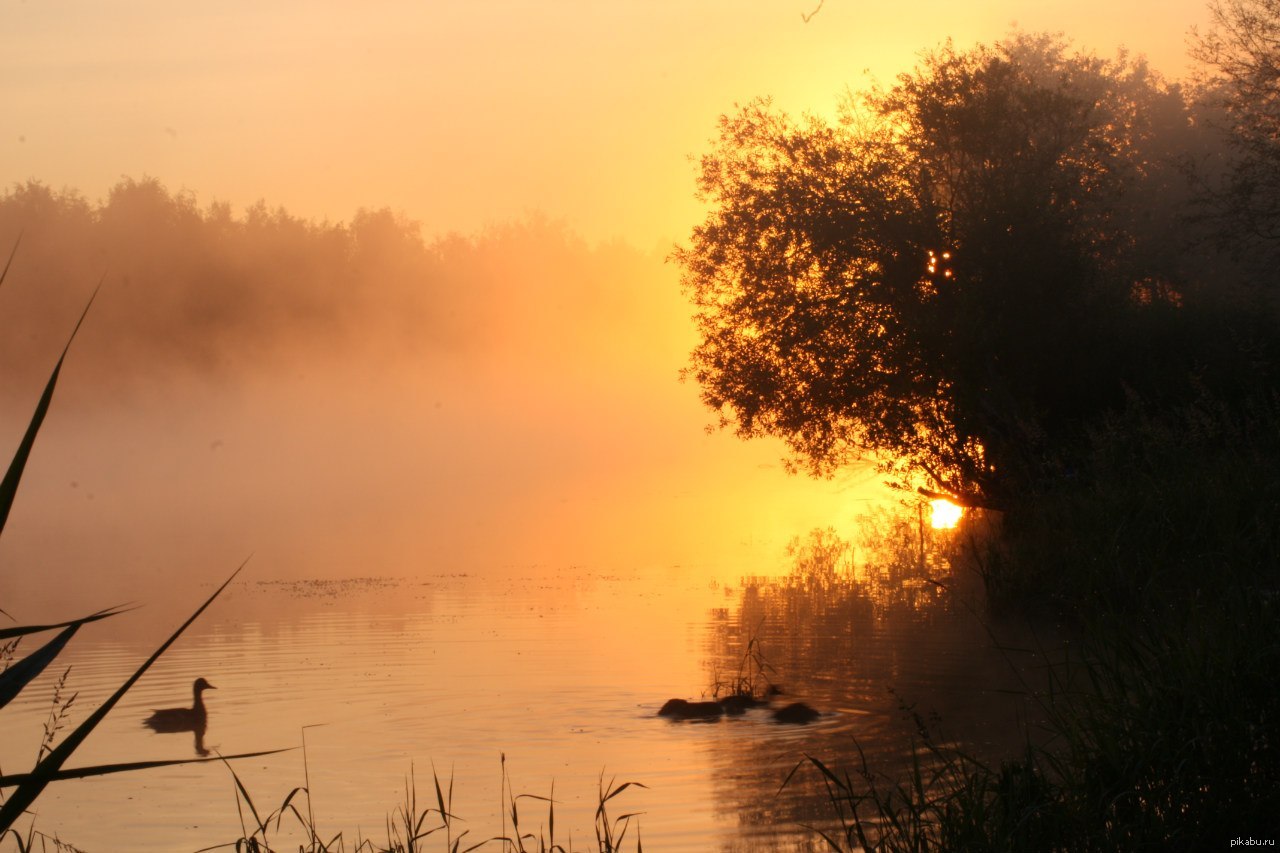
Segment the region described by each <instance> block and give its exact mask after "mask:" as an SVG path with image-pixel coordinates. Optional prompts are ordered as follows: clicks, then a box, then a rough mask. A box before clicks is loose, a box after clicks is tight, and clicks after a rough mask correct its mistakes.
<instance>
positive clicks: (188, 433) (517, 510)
mask: <svg viewBox="0 0 1280 853" xmlns="http://www.w3.org/2000/svg"><path fill="white" fill-rule="evenodd" d="M130 195H132V197H133V200H134V201H135V202H136V201H138V198H142V199H143V200H146V201H147V202H148V204H149V205H150V207H148V208H146V210H144V211H143V212H142V213H139V214H138V215H139V216H142V217H143V219H144V220H146V221H145V222H143V221H139V222H138V223H135V224H134V225H132V226H131V227H130V228H126V229H124V230H120V229H117V230H115V231H114V232H109V233H108V238H109V239H110V240H113V241H114V243H112V242H104V243H103V245H102V247H101V248H99V249H98V250H97V251H89V252H87V253H85V254H86V255H87V256H88V257H89V258H90V259H91V260H89V261H85V260H84V255H74V256H68V255H65V254H60V253H59V252H58V251H57V249H56V244H57V239H58V238H65V234H64V233H62V232H64V231H65V229H66V228H67V227H68V225H67V217H66V216H65V215H61V216H53V215H50V216H49V217H48V218H47V219H46V220H40V221H43V222H45V223H46V224H45V225H44V226H40V225H37V227H36V228H35V229H33V230H32V231H29V232H28V233H26V234H25V235H24V237H23V241H22V244H21V246H20V247H19V251H18V255H17V257H16V259H15V261H14V265H13V268H12V270H11V273H10V276H9V279H8V281H6V282H5V286H4V288H3V290H0V317H2V318H3V322H4V323H5V324H6V327H7V328H8V329H9V330H17V332H16V334H15V333H14V332H12V331H11V332H10V333H9V334H8V335H7V338H6V340H7V343H6V345H5V347H4V354H5V360H6V364H5V369H4V386H3V394H4V397H5V411H6V416H5V420H4V424H3V430H4V432H3V435H4V436H5V439H6V441H7V442H8V445H7V446H10V447H12V446H16V443H17V441H18V439H19V437H20V435H21V432H22V430H23V429H24V428H25V425H26V419H27V417H28V416H29V412H30V411H31V410H32V408H33V407H34V405H35V401H36V399H37V398H38V396H39V393H40V390H41V388H42V386H43V383H44V381H45V379H46V378H47V372H48V371H49V370H50V369H51V367H52V365H53V364H54V362H55V361H56V358H57V354H58V350H59V347H60V346H61V345H62V343H63V342H64V341H65V339H66V335H67V334H68V333H69V330H70V328H71V327H72V326H73V325H74V322H75V319H76V317H77V316H78V312H79V310H80V307H81V306H82V305H83V302H84V300H86V299H87V298H88V295H89V293H90V292H91V291H92V288H93V286H94V284H95V282H96V281H97V279H98V278H99V277H101V275H102V273H101V270H102V269H105V270H106V274H105V278H103V279H102V288H101V291H100V292H99V294H98V296H97V299H96V301H95V302H94V304H93V306H92V308H91V309H90V312H89V315H88V318H87V320H86V322H85V325H84V327H83V328H82V331H81V333H80V336H79V337H78V338H77V339H76V341H75V342H74V344H73V346H72V349H71V351H70V354H69V356H68V359H67V362H66V366H65V368H64V371H63V374H62V378H61V380H60V384H59V387H58V393H57V396H56V398H55V401H54V405H53V407H52V409H51V412H50V414H49V417H48V419H47V421H46V422H45V426H44V428H43V430H42V432H41V434H40V436H39V438H38V440H37V443H36V447H35V451H34V453H33V455H32V458H31V462H30V463H29V466H28V469H27V473H26V476H25V478H24V482H23V486H22V489H21V491H20V493H19V497H18V500H17V503H16V505H15V508H14V512H13V515H12V517H11V519H10V521H9V525H8V527H7V529H6V531H5V537H4V541H3V542H2V543H0V565H3V566H5V571H4V584H5V600H6V608H10V607H11V608H13V609H14V610H16V611H17V612H19V613H21V615H22V616H23V618H30V619H38V618H44V617H45V616H48V617H50V618H52V617H54V616H57V615H59V614H63V615H65V614H66V613H67V612H68V611H69V610H70V611H74V610H77V609H84V608H86V607H89V608H97V607H100V606H103V605H104V604H106V603H110V602H116V601H141V602H145V603H147V604H148V605H161V606H156V607H151V606H149V607H148V608H147V610H148V611H153V612H156V611H158V613H157V615H156V617H155V618H161V614H163V613H167V612H172V608H169V607H166V606H163V605H164V604H165V600H166V599H167V597H168V596H169V595H171V594H173V595H177V596H178V601H179V602H181V604H180V605H178V606H179V607H180V608H182V607H186V604H187V602H189V601H190V598H191V595H192V594H193V593H194V590H195V589H196V588H197V587H201V586H202V585H204V584H207V583H208V582H211V581H213V580H215V579H218V578H219V577H221V576H225V575H226V574H227V573H229V572H230V571H231V570H232V569H233V568H234V567H235V566H236V565H238V564H239V563H240V562H241V561H243V560H244V559H245V558H246V557H247V556H249V555H250V554H252V555H253V556H252V560H251V563H250V565H251V568H250V570H249V571H250V574H251V576H252V577H255V578H268V579H269V578H315V577H326V578H333V577H356V576H369V575H379V576H381V575H391V576H414V575H415V574H424V573H432V574H435V573H441V572H466V573H482V574H490V575H492V574H494V573H502V572H511V571H516V572H519V573H520V574H523V575H527V574H529V572H530V571H531V570H532V571H535V572H536V571H539V570H546V571H558V570H561V569H563V568H564V567H566V566H573V565H583V566H588V567H590V568H591V569H592V570H597V571H599V570H609V569H616V568H628V567H637V566H648V565H663V566H672V565H700V564H701V565H706V566H719V567H728V566H735V567H736V566H741V569H742V571H743V572H744V573H745V572H749V571H758V570H761V569H762V568H764V567H767V566H769V565H773V564H776V563H777V562H778V559H779V557H780V556H781V555H782V554H783V553H784V548H785V545H786V543H787V542H788V541H789V539H790V538H791V537H793V536H796V535H798V534H801V533H803V532H804V531H806V530H808V529H809V528H810V527H812V526H815V525H825V524H831V523H837V522H841V521H846V520H848V519H850V518H851V516H852V514H853V513H854V512H856V511H857V510H858V509H859V508H860V507H861V506H864V505H865V499H866V498H867V497H868V496H871V495H876V494H879V493H880V490H879V488H878V486H877V484H876V478H875V477H874V475H873V474H871V473H870V471H866V472H855V473H853V474H850V475H848V476H846V477H845V478H843V479H841V480H840V481H833V482H815V481H812V480H809V479H807V478H805V477H803V476H792V475H789V474H787V473H785V471H784V470H783V466H782V465H781V464H780V457H781V456H782V449H781V447H780V446H777V445H771V444H764V443H753V444H744V443H742V442H740V441H739V440H737V439H736V438H734V437H733V436H732V435H731V434H727V433H721V432H713V433H708V432H707V431H706V430H705V427H706V426H707V425H708V424H709V423H710V421H711V416H710V415H709V413H708V412H707V411H706V410H705V408H704V407H703V406H702V404H701V403H700V402H699V400H698V398H697V390H696V387H694V386H692V385H690V384H684V383H681V382H680V381H679V370H680V368H681V366H682V365H683V363H684V361H685V359H686V354H687V352H688V349H689V347H690V346H691V344H692V340H693V330H692V328H691V324H690V322H689V321H688V320H687V319H686V318H687V314H688V311H687V309H686V308H685V307H684V305H683V302H682V299H683V298H682V296H681V294H680V292H679V284H678V276H677V273H676V270H675V269H674V268H673V267H672V265H670V264H667V263H665V262H664V259H663V258H662V257H661V256H659V255H657V254H644V253H640V252H637V251H634V250H632V249H629V248H627V247H624V246H620V245H606V246H597V247H590V246H588V245H586V244H584V243H582V242H581V241H578V240H577V239H576V238H574V237H573V236H572V235H571V234H569V233H568V232H567V231H566V229H564V228H563V227H561V226H558V225H555V224H553V223H548V222H545V221H541V220H537V219H533V220H529V221H525V222H522V223H518V224H513V225H510V226H506V227H503V228H495V229H491V230H490V231H487V232H485V233H484V234H481V235H479V236H477V237H475V238H467V239H464V238H460V237H453V238H448V239H445V240H440V241H435V242H433V243H431V244H425V243H423V242H422V241H421V240H419V239H418V238H416V236H415V235H416V230H415V228H414V226H413V224H412V223H406V222H403V221H396V220H394V218H393V217H390V216H389V215H385V216H384V217H383V218H382V219H381V220H379V219H378V217H376V216H372V215H371V216H370V220H371V221H372V222H373V225H369V223H368V222H366V225H368V226H369V228H374V229H375V232H376V233H374V234H373V236H370V235H369V234H365V235H364V236H363V237H362V238H361V240H355V239H354V238H352V239H351V242H350V243H349V244H348V245H346V247H345V248H343V249H341V250H338V249H335V250H334V254H333V258H335V259H336V258H349V257H350V252H352V251H355V252H356V253H357V254H358V252H359V250H360V247H363V249H365V250H369V251H372V252H373V254H372V255H370V256H369V257H371V258H372V260H368V259H366V260H367V261H368V262H367V263H364V264H363V265H361V264H359V263H356V264H354V265H350V266H346V267H343V266H341V263H342V262H340V261H338V260H333V261H331V262H329V261H327V260H326V259H324V258H321V259H319V261H317V262H316V263H314V264H312V265H311V266H308V265H307V264H300V265H299V266H300V267H301V271H300V273H297V274H295V273H291V272H290V271H289V270H288V269H284V268H282V269H279V270H276V269H274V267H273V265H274V264H276V263H278V260H276V258H275V256H273V255H272V254H271V253H270V252H267V251H265V250H263V249H262V248H261V246H273V247H277V248H278V247H279V245H280V243H281V238H280V235H279V231H280V229H279V228H276V229H274V230H273V229H269V228H262V227H257V226H254V225H251V224H248V223H247V222H241V221H240V220H235V222H234V223H233V224H234V225H235V226H236V227H231V226H227V227H226V228H220V227H218V226H217V225H216V222H215V221H214V220H215V218H214V217H212V216H211V215H210V216H208V217H206V215H205V214H203V213H200V212H198V211H194V210H193V209H185V212H186V215H187V216H188V220H189V221H188V223H187V230H186V231H185V232H184V231H182V230H181V229H179V230H178V232H176V233H175V234H171V235H168V236H169V238H171V239H173V238H176V237H182V238H183V240H185V242H184V243H182V244H180V245H172V246H170V245H167V244H165V239H166V235H165V233H164V230H165V229H164V228H163V227H154V225H153V224H151V225H149V224H148V223H152V221H153V220H155V221H161V220H165V219H166V216H168V217H169V218H170V219H171V218H172V216H170V214H174V211H175V210H177V211H178V213H182V212H183V210H184V206H183V204H182V203H181V201H180V200H177V199H170V198H169V197H167V196H166V195H165V193H164V191H163V190H162V189H160V188H159V187H157V186H154V185H148V184H145V183H144V184H140V185H129V186H128V187H126V189H125V190H122V191H121V196H122V197H121V198H117V199H116V200H115V204H116V206H117V207H119V208H121V209H124V208H125V199H124V198H123V197H124V196H130ZM12 202H13V199H12V198H11V199H10V203H11V204H10V206H12ZM68 204H69V203H68V202H67V199H65V198H63V199H62V200H61V203H60V205H59V204H54V205H53V206H52V207H53V209H56V210H61V211H62V212H63V213H64V214H65V209H66V207H67V206H68ZM157 211H159V212H160V213H165V214H166V216H160V215H159V213H158V212H157ZM118 212H119V211H117V213H118ZM276 216H277V218H278V219H280V221H281V222H286V219H287V217H285V218H281V217H284V215H283V214H280V213H277V214H276ZM98 218H99V220H110V219H111V218H112V217H111V215H110V210H108V211H107V212H106V213H103V212H101V211H99V215H98ZM289 221H292V220H289ZM292 222H293V224H294V225H295V226H297V227H298V228H301V229H302V231H300V232H299V233H303V232H305V228H302V225H301V224H299V223H297V222H296V221H292ZM211 223H212V224H211ZM277 224H279V223H277ZM286 224H287V222H286ZM375 226H376V228H381V229H383V230H382V231H380V232H377V231H376V228H375ZM307 227H308V228H310V229H311V232H312V233H310V234H309V236H306V237H305V239H304V238H299V239H302V241H303V242H304V243H305V244H306V246H307V247H308V248H307V251H313V250H314V249H315V248H316V247H317V246H324V245H326V241H329V240H333V241H337V240H341V239H343V238H344V235H345V236H346V237H350V235H351V234H352V233H354V230H353V229H354V226H353V229H345V228H344V227H341V226H316V225H314V224H312V225H309V226H307ZM42 228H47V233H46V232H45V231H42ZM102 231H103V229H102V227H101V226H100V225H98V226H94V227H91V228H88V230H87V231H86V234H85V235H83V236H82V241H83V242H87V243H88V244H90V245H92V243H93V240H94V239H102V234H101V233H100V232H102ZM121 234H133V236H132V237H122V236H120V235H121ZM184 235H185V236H184ZM211 235H212V236H211ZM264 235H265V236H264ZM375 238H377V239H382V241H383V244H384V245H381V246H379V247H378V248H377V249H376V250H370V249H369V247H370V246H371V245H378V244H377V243H376V240H375ZM215 240H217V241H221V242H220V243H216V242H215ZM255 240H256V241H258V243H255ZM202 241H203V245H195V244H200V243H201V242H202ZM237 241H238V242H237ZM215 245H222V246H224V247H225V252H224V254H223V255H222V256H219V257H215V256H214V255H213V254H212V252H213V248H212V247H213V246H215ZM246 246H248V247H250V248H253V247H255V246H257V247H258V255H257V256H254V255H253V254H252V253H250V252H248V251H247V250H246V249H245V247H246ZM352 246H356V247H357V248H356V249H354V250H353V249H352ZM193 250H194V251H193ZM184 251H187V252H193V254H194V256H195V259H196V260H195V261H194V262H186V261H183V260H182V258H183V252H184ZM344 252H347V254H344ZM113 255H114V256H113ZM93 260H96V261H98V264H97V265H96V266H97V267H98V268H99V270H98V272H97V276H95V275H93V274H92V273H91V270H92V269H93V267H94V266H95V264H94V263H93ZM313 260H314V259H313ZM327 262H328V263H331V265H330V266H329V267H327V268H326V267H325V263H327ZM264 270H266V271H267V272H265V273H264V272H263V271H264ZM316 270H323V271H322V272H321V273H318V274H316V275H311V274H313V273H315V271H316ZM309 276H310V277H309ZM317 276H319V277H317ZM323 276H328V279H323V280H322V278H321V277H323ZM344 276H345V280H344ZM165 618H166V619H167V618H168V617H165Z"/></svg>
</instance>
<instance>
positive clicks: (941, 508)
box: [929, 498, 964, 530]
mask: <svg viewBox="0 0 1280 853" xmlns="http://www.w3.org/2000/svg"><path fill="white" fill-rule="evenodd" d="M929 507H930V509H931V510H932V515H931V516H930V517H929V523H930V524H931V525H933V527H934V529H936V530H948V529H950V528H952V527H955V526H956V525H957V524H959V523H960V517H961V516H962V515H964V508H963V507H959V506H956V505H955V504H953V503H952V502H951V501H948V500H944V499H942V498H939V499H938V500H934V501H929Z"/></svg>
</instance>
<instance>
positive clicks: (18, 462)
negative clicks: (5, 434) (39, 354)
mask: <svg viewBox="0 0 1280 853" xmlns="http://www.w3.org/2000/svg"><path fill="white" fill-rule="evenodd" d="M6 269H7V267H6ZM101 287H102V284H101V283H99V284H98V288H97V289H95V290H94V291H93V295H92V296H90V297H89V302H88V304H86V305H85V306H84V311H83V312H82V313H81V314H80V319H79V320H78V321H76V327H75V328H74V329H72V330H71V337H70V338H68V339H67V345H66V346H65V347H63V348H62V355H60V356H58V363H57V364H56V365H54V368H53V373H52V374H51V375H50V376H49V381H48V383H47V384H46V385H45V386H44V393H43V394H41V395H40V402H39V403H37V404H36V411H35V414H34V415H32V416H31V423H30V424H28V425H27V431H26V433H25V434H24V435H23V436H22V441H21V442H20V443H19V444H18V449H17V450H16V451H15V452H14V454H13V461H12V462H10V463H9V470H8V471H6V472H5V475H4V479H3V480H0V533H3V532H4V525H5V522H7V521H8V520H9V511H10V510H11V509H12V508H13V501H14V498H16V497H17V495H18V483H19V482H20V481H21V480H22V472H23V471H24V470H25V469H26V467H27V459H28V458H30V456H31V448H32V447H34V446H35V443H36V434H37V433H39V432H40V427H41V425H43V424H44V418H45V415H47V414H48V413H49V406H50V404H52V403H53V390H54V388H55V387H56V386H57V384H58V374H60V373H61V372H62V363H63V362H64V361H66V358H67V351H68V350H70V349H71V342H72V341H74V340H75V339H76V332H78V331H80V326H81V324H82V323H84V318H85V317H86V316H88V314H89V308H90V307H91V306H92V305H93V300H94V299H95V298H97V296H98V290H99V289H101Z"/></svg>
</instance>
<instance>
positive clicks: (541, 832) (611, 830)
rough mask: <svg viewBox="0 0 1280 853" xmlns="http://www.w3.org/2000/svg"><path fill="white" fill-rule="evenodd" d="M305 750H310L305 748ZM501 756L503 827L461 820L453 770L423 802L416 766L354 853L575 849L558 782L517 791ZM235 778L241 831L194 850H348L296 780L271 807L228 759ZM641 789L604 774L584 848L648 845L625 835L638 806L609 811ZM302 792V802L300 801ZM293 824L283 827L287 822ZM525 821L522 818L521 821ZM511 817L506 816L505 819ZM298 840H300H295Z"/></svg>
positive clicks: (552, 852) (611, 851)
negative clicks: (381, 824)
mask: <svg viewBox="0 0 1280 853" xmlns="http://www.w3.org/2000/svg"><path fill="white" fill-rule="evenodd" d="M304 754H305V750H304ZM501 763H502V788H501V790H502V803H501V804H500V809H499V811H500V812H501V813H502V827H501V832H500V834H497V835H492V836H489V837H487V838H476V837H475V836H473V835H472V833H471V830H470V829H464V828H463V827H462V824H463V820H462V818H461V817H460V816H459V815H458V814H456V813H455V812H454V808H453V777H452V774H451V775H450V776H449V777H448V778H447V779H442V778H441V777H440V774H439V773H438V772H437V771H436V769H435V767H432V768H431V785H432V788H431V792H432V794H434V798H433V799H431V800H428V801H427V803H426V804H425V805H420V804H419V798H418V783H417V777H416V775H415V773H414V771H413V768H412V766H411V767H410V770H409V775H408V776H407V777H406V778H405V784H404V798H403V800H402V801H401V803H400V804H399V805H397V806H396V807H395V808H394V809H393V810H392V811H391V812H390V813H389V814H388V815H387V817H386V825H385V838H384V840H383V841H381V842H377V841H374V840H372V839H368V838H363V837H360V836H359V835H357V836H356V837H355V839H354V840H353V841H351V842H350V844H351V846H350V850H351V851H352V853H426V851H434V850H439V851H443V853H470V851H474V850H480V849H489V850H494V851H499V853H575V850H582V849H584V848H575V847H574V845H573V840H572V838H569V839H566V840H565V841H564V842H563V843H562V842H560V841H557V840H556V800H555V785H554V784H553V785H552V789H551V793H550V795H549V796H542V795H538V794H524V793H521V794H517V793H515V791H514V789H513V787H512V785H511V780H510V778H509V776H508V775H507V761H506V755H505V754H504V755H503V756H502V758H501ZM227 769H228V771H229V772H230V773H231V776H232V779H233V780H234V782H235V790H236V809H237V812H238V813H239V814H240V818H241V821H240V822H241V836H240V837H239V838H236V839H234V840H231V841H228V842H225V843H223V844H218V845H214V846H211V847H206V848H203V849H202V850H200V851H197V853H208V851H213V850H221V849H235V850H236V851H247V853H276V852H277V851H281V850H284V849H296V850H297V851H298V853H346V851H347V850H348V846H347V845H348V840H347V838H346V836H345V834H344V833H342V832H339V833H337V834H335V835H333V836H331V837H330V838H329V839H328V840H327V841H325V840H323V839H322V837H321V835H320V833H319V831H318V829H317V826H316V819H315V815H314V812H313V811H312V808H311V803H310V799H311V798H310V793H309V790H308V788H306V787H296V788H293V789H292V790H290V791H289V792H288V794H287V795H286V796H285V797H284V799H283V800H282V801H281V804H280V805H279V806H277V807H276V808H275V809H273V810H272V811H270V812H268V813H265V815H264V813H263V811H262V810H261V809H260V808H259V807H258V806H257V805H256V804H255V802H254V800H253V798H252V797H251V796H250V793H249V791H248V789H247V788H246V787H245V785H244V783H243V782H242V781H241V780H240V777H239V776H238V775H236V772H235V770H234V769H233V768H232V767H231V765H230V764H228V765H227ZM633 787H636V788H643V787H645V786H644V785H643V784H641V783H639V782H624V783H622V784H620V785H619V784H617V780H616V779H610V780H608V781H607V782H606V781H605V777H604V774H603V773H602V774H601V775H600V781H599V787H598V790H597V794H596V809H595V815H594V818H593V830H594V835H595V847H594V848H586V849H590V850H593V851H594V853H623V850H624V849H634V850H635V851H636V853H643V851H644V846H643V842H642V841H641V839H640V827H639V823H638V822H637V823H635V825H634V828H635V833H634V837H635V844H634V847H633V848H629V847H624V844H625V843H626V840H627V837H628V834H629V833H630V831H631V829H632V826H633V819H635V818H637V817H638V816H639V815H640V813H639V812H626V813H624V814H621V815H617V816H613V815H611V814H610V813H609V808H610V804H611V803H613V802H614V800H616V799H617V798H618V797H619V796H621V795H622V794H623V793H624V792H625V791H626V790H627V789H629V788H633ZM299 799H305V800H306V805H305V813H304V809H302V808H300V807H299V803H298V801H299ZM531 802H532V803H536V804H540V805H545V807H546V821H545V823H544V822H541V821H538V818H537V817H536V816H534V817H533V820H534V821H537V828H536V831H535V830H533V829H530V828H528V827H529V826H530V820H529V818H530V817H531V814H530V812H529V811H528V809H527V808H525V805H527V804H528V803H531ZM286 819H288V821H289V826H288V828H287V829H286V827H285V821H286ZM522 821H523V824H522ZM508 822H509V823H508ZM288 829H293V830H295V831H296V830H300V831H301V833H302V835H303V836H304V837H305V838H306V839H307V840H306V842H305V843H304V844H302V845H296V842H294V841H293V840H292V839H293V836H292V835H290V833H289V831H288ZM293 845H296V846H293Z"/></svg>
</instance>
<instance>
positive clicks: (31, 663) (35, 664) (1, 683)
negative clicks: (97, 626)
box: [0, 607, 123, 708]
mask: <svg viewBox="0 0 1280 853" xmlns="http://www.w3.org/2000/svg"><path fill="white" fill-rule="evenodd" d="M121 612H123V611H122V610H121V609H120V608H115V607H112V608H108V609H106V610H99V611H98V612H97V613H94V614H92V615H89V616H85V617H83V618H81V619H73V620H71V621H70V622H63V623H60V624H57V625H26V626H21V627H18V628H9V629H7V630H5V631H0V639H6V638H8V637H12V636H18V635H21V634H30V633H35V632H36V631H46V630H49V629H51V628H63V629H64V630H63V631H62V633H61V634H59V635H58V636H56V637H54V638H53V639H52V640H50V641H49V642H47V643H45V644H44V645H43V646H41V647H40V648H38V649H36V650H35V651H34V652H32V653H31V654H29V655H27V656H26V657H25V658H23V659H22V660H20V661H18V662H17V663H15V664H13V665H11V666H10V667H9V668H8V669H6V670H5V671H4V672H0V708H3V707H4V706H5V705H8V704H9V703H10V702H12V701H13V700H14V698H15V697H17V695H18V694H19V693H21V692H22V689H23V688H24V687H26V686H27V685H28V684H29V683H31V681H32V680H34V679H35V677H36V676H38V675H39V674H40V673H42V672H44V669H45V667H47V666H48V665H49V664H50V663H52V662H53V659H54V658H56V657H57V656H58V653H59V652H61V651H62V648H63V647H64V646H65V645H66V644H67V641H68V640H70V639H71V637H72V636H73V635H74V634H75V632H76V631H78V630H80V626H81V625H83V624H84V623H86V622H94V621H97V620H98V619H105V618H107V617H108V616H114V615H115V614H117V613H121Z"/></svg>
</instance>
